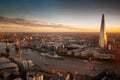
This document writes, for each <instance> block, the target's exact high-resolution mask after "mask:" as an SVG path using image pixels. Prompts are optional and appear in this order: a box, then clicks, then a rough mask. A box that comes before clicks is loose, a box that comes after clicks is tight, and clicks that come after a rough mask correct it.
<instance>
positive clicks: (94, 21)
mask: <svg viewBox="0 0 120 80" xmlns="http://www.w3.org/2000/svg"><path fill="white" fill-rule="evenodd" d="M119 5H120V1H119V0H0V31H5V32H16V31H18V32H99V30H100V24H101V17H102V14H104V15H105V24H106V31H107V32H120V6H119Z"/></svg>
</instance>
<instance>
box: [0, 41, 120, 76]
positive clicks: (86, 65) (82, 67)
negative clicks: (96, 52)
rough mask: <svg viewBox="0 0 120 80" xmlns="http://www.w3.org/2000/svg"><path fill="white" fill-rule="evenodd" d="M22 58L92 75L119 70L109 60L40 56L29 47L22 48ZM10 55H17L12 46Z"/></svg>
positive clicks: (39, 63) (2, 46)
mask: <svg viewBox="0 0 120 80" xmlns="http://www.w3.org/2000/svg"><path fill="white" fill-rule="evenodd" d="M0 44H1V45H0V53H5V49H4V48H5V44H4V43H0ZM22 52H23V54H22V55H23V59H30V60H32V61H33V63H34V64H36V65H38V66H40V67H46V68H56V69H59V70H64V71H67V72H73V73H80V74H88V75H91V76H94V75H96V74H98V73H100V72H101V71H103V70H104V69H110V70H114V71H115V72H116V73H118V72H120V70H119V68H118V66H116V65H115V64H114V63H113V62H110V61H104V62H103V61H100V62H98V61H94V62H89V61H87V60H83V59H80V58H75V57H64V59H62V60H61V59H54V58H48V57H45V56H41V55H40V54H41V52H38V51H36V50H31V49H23V50H22ZM9 54H10V57H18V56H19V53H18V52H17V51H15V49H14V46H10V53H9Z"/></svg>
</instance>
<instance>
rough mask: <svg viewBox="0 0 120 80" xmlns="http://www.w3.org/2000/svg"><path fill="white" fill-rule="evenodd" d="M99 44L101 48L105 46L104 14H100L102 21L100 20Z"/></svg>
mask: <svg viewBox="0 0 120 80" xmlns="http://www.w3.org/2000/svg"><path fill="white" fill-rule="evenodd" d="M99 46H100V47H101V48H107V35H106V31H105V19H104V14H103V15H102V21H101V28H100V36H99Z"/></svg>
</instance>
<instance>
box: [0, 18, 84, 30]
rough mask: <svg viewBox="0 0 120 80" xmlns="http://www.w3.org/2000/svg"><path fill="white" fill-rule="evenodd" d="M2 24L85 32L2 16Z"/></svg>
mask: <svg viewBox="0 0 120 80" xmlns="http://www.w3.org/2000/svg"><path fill="white" fill-rule="evenodd" d="M0 23H2V24H15V25H21V26H29V27H53V28H67V29H75V30H84V29H83V28H79V27H75V26H69V25H62V24H53V23H51V24H49V23H46V22H37V21H31V20H27V19H22V18H8V17H3V16H0Z"/></svg>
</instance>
